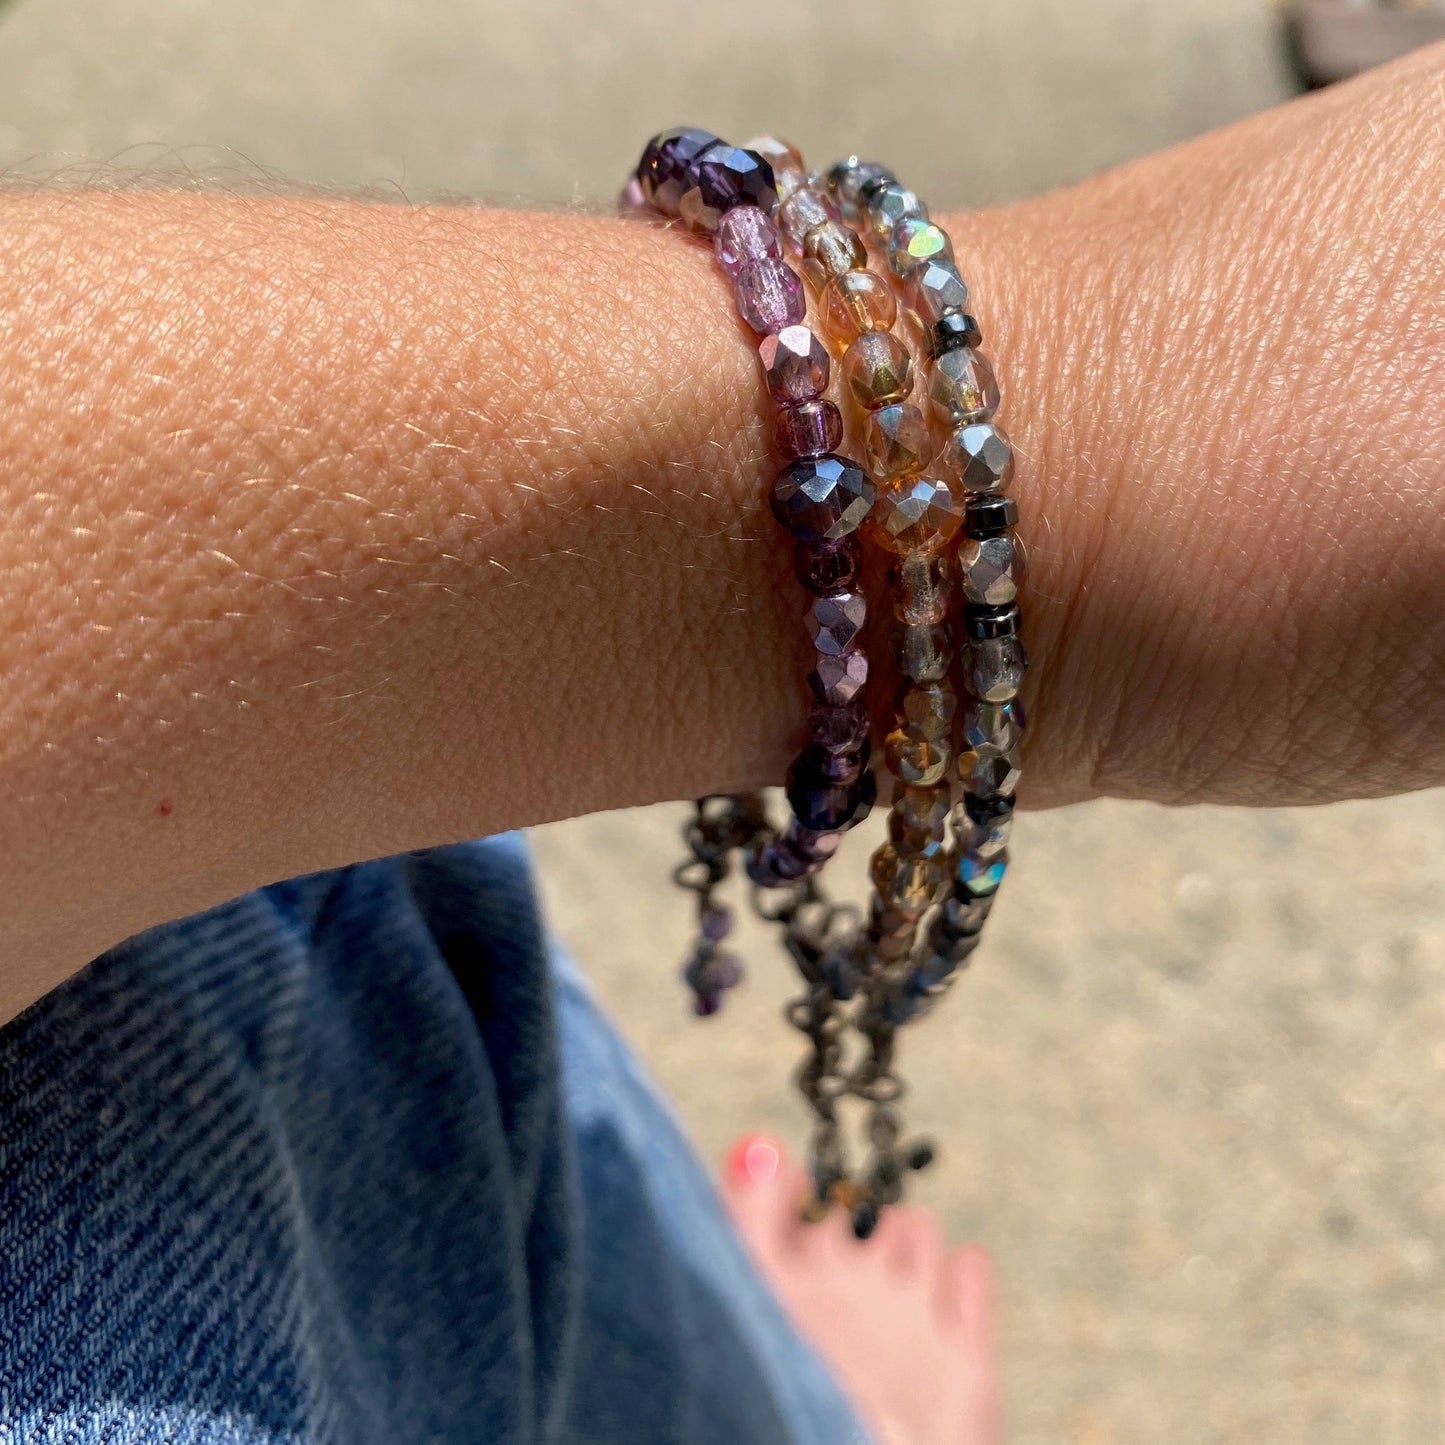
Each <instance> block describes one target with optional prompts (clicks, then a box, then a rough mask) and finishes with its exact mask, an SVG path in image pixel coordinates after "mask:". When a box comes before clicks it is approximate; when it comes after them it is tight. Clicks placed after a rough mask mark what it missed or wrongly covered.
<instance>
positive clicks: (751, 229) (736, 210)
mask: <svg viewBox="0 0 1445 1445" xmlns="http://www.w3.org/2000/svg"><path fill="white" fill-rule="evenodd" d="M712 249H713V254H714V255H715V256H716V257H717V259H718V264H719V265H720V266H721V267H722V268H723V270H724V271H726V272H727V273H728V275H729V276H736V275H737V274H738V272H739V271H741V270H742V269H743V267H744V266H746V265H747V263H748V262H749V261H762V260H772V261H776V260H779V259H780V258H781V257H782V254H783V237H782V234H781V233H780V232H779V230H778V228H777V226H775V225H774V224H773V218H772V217H771V216H769V215H768V214H767V213H766V212H765V211H760V210H759V209H758V208H757V207H756V206H734V207H733V208H732V210H730V211H728V212H726V213H725V214H724V215H723V216H722V218H721V219H720V220H719V221H718V223H717V231H716V232H715V233H714V235H713V238H712Z"/></svg>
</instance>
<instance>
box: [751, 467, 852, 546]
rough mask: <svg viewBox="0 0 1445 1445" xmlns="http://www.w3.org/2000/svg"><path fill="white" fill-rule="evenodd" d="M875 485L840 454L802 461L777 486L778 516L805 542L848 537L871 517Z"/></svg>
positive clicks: (784, 473)
mask: <svg viewBox="0 0 1445 1445" xmlns="http://www.w3.org/2000/svg"><path fill="white" fill-rule="evenodd" d="M873 499H874V488H873V482H872V481H871V479H870V478H869V476H868V474H867V473H866V472H865V471H863V469H862V468H861V467H856V466H854V465H853V463H852V462H850V461H847V460H845V459H844V458H843V457H839V456H831V455H830V456H825V457H800V458H799V459H798V460H797V461H795V462H790V463H789V464H788V465H787V466H785V467H784V468H783V469H782V471H780V472H779V473H778V475H777V478H776V479H775V480H774V482H773V492H772V498H771V500H772V507H773V516H774V517H776V518H777V519H778V522H779V523H780V524H781V525H782V526H784V527H786V528H787V529H788V531H789V532H791V533H792V534H793V536H794V537H796V538H797V539H798V540H799V541H802V542H821V541H823V540H824V539H825V538H826V539H828V540H829V541H833V540H836V539H837V538H839V537H846V536H847V535H848V533H849V532H852V531H856V530H857V528H858V527H860V526H861V525H862V524H863V523H864V522H865V521H866V520H867V518H868V513H869V512H870V511H871V510H872V507H873Z"/></svg>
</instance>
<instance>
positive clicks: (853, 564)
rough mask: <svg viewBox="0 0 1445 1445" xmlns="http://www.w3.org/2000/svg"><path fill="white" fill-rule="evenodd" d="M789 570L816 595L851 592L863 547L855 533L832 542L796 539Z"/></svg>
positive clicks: (857, 575)
mask: <svg viewBox="0 0 1445 1445" xmlns="http://www.w3.org/2000/svg"><path fill="white" fill-rule="evenodd" d="M793 570H794V571H795V572H796V573H797V575H798V581H799V582H801V583H802V584H803V586H804V587H806V588H807V589H808V591H810V592H812V593H814V594H815V595H816V596H818V597H830V596H832V595H833V594H834V593H837V592H851V591H852V590H853V589H854V584H855V583H856V582H857V581H858V578H859V577H860V576H861V575H862V573H863V548H862V547H861V546H860V545H859V542H858V538H857V536H856V535H854V536H851V537H840V538H839V539H838V540H837V541H836V542H799V543H798V545H797V546H796V547H795V548H794V549H793Z"/></svg>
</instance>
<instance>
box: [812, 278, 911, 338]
mask: <svg viewBox="0 0 1445 1445" xmlns="http://www.w3.org/2000/svg"><path fill="white" fill-rule="evenodd" d="M819 309H820V310H821V312H822V315H823V326H824V328H825V329H826V330H827V332H828V335H829V336H831V337H832V338H833V340H834V341H836V342H837V343H838V345H839V346H846V345H847V344H848V343H849V342H850V341H852V340H853V339H854V337H857V336H861V335H862V334H863V333H864V332H865V331H887V330H888V328H889V327H890V326H892V325H893V322H894V320H895V319H896V318H897V316H898V303H897V301H895V300H894V299H893V288H892V287H891V286H890V285H889V284H888V283H887V281H885V280H884V279H883V277H881V276H880V275H878V274H877V272H875V271H845V272H844V273H843V274H842V275H841V276H834V277H833V279H832V280H831V281H829V282H828V284H827V285H826V286H824V287H823V295H822V297H821V299H820V304H819Z"/></svg>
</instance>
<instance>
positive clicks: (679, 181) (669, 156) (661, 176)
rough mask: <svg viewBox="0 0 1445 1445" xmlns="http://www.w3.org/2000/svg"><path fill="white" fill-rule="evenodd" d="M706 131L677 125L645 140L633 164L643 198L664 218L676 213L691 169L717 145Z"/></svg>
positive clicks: (689, 182)
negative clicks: (636, 162) (705, 152)
mask: <svg viewBox="0 0 1445 1445" xmlns="http://www.w3.org/2000/svg"><path fill="white" fill-rule="evenodd" d="M717 139H718V138H717V137H716V136H715V135H714V134H713V133H712V132H711V131H709V130H699V129H697V128H696V127H695V126H680V127H677V128H675V129H673V130H665V131H663V132H662V133H661V134H660V135H655V136H653V138H652V139H651V140H650V141H648V143H647V146H646V149H644V151H643V152H642V159H641V161H639V162H638V165H637V179H638V181H639V183H640V184H641V186H642V192H643V195H644V196H646V198H647V199H648V200H649V201H650V202H651V203H652V204H653V205H654V206H656V207H657V209H658V210H659V211H661V212H662V214H663V215H664V216H675V215H677V214H678V203H679V202H680V201H681V200H682V193H683V191H684V189H686V187H687V186H688V185H690V184H691V168H692V165H693V163H694V162H695V161H696V160H697V158H698V156H700V155H701V154H702V153H703V152H704V151H705V150H707V149H708V147H709V146H714V145H716V144H717Z"/></svg>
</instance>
